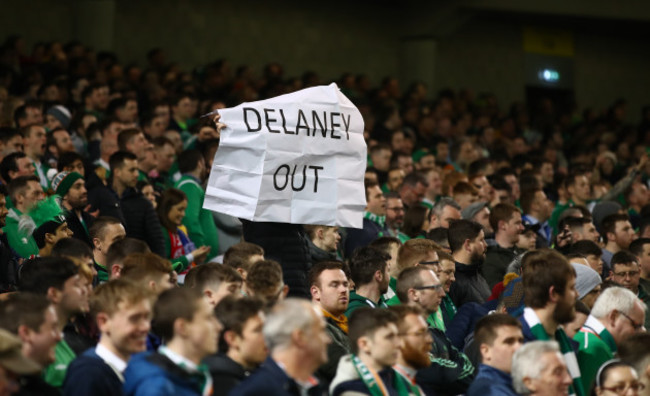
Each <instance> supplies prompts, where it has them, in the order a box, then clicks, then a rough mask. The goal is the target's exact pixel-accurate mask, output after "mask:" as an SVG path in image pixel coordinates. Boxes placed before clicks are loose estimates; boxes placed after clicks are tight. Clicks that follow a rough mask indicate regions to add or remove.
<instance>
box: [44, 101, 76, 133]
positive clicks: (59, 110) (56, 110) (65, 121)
mask: <svg viewBox="0 0 650 396" xmlns="http://www.w3.org/2000/svg"><path fill="white" fill-rule="evenodd" d="M46 114H47V115H51V116H52V117H54V118H56V119H57V120H59V122H60V123H61V126H63V128H64V129H68V127H69V126H70V120H71V119H72V114H70V111H69V110H68V109H66V108H65V107H63V106H61V105H56V106H52V107H50V108H49V110H47V113H46Z"/></svg>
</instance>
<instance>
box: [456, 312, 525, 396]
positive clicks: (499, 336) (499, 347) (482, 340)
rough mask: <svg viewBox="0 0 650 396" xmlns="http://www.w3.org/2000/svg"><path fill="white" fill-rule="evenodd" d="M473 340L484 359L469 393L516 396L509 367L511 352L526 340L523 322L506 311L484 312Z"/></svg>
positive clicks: (477, 395)
mask: <svg viewBox="0 0 650 396" xmlns="http://www.w3.org/2000/svg"><path fill="white" fill-rule="evenodd" d="M474 342H475V343H476V345H478V347H479V349H480V352H481V362H482V363H481V365H480V366H479V368H478V374H477V375H476V378H475V379H474V382H472V385H470V387H469V389H468V390H467V396H516V395H517V393H516V392H515V390H514V389H513V388H512V378H511V377H510V369H511V367H512V356H513V355H514V353H515V352H516V351H517V350H518V349H519V347H521V346H522V345H523V344H524V336H523V334H522V333H521V323H519V321H518V320H517V319H515V318H513V317H512V316H510V315H507V314H500V313H494V314H491V315H487V316H484V317H483V318H481V319H480V320H479V321H478V322H477V323H476V330H475V331H474Z"/></svg>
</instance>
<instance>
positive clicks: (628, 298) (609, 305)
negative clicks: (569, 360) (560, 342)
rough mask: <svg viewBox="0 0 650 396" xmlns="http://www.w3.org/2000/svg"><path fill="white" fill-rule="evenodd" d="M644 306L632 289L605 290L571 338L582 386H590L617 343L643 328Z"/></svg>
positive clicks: (588, 387)
mask: <svg viewBox="0 0 650 396" xmlns="http://www.w3.org/2000/svg"><path fill="white" fill-rule="evenodd" d="M645 311H646V307H645V305H644V304H643V302H641V301H639V299H638V298H637V296H636V295H634V293H633V292H631V291H629V290H627V289H625V288H622V287H609V288H607V289H605V290H604V291H603V292H602V293H601V294H600V296H599V297H598V299H597V300H596V303H595V304H594V307H593V308H592V310H591V314H590V315H589V317H587V320H586V321H585V324H584V325H583V326H582V328H581V329H580V331H579V332H578V333H577V334H576V335H575V337H573V339H574V340H575V341H578V343H579V344H580V347H579V349H578V354H577V358H578V366H579V367H580V373H581V381H582V384H583V389H591V385H592V383H593V381H594V379H595V378H596V373H597V371H598V368H599V367H600V366H601V365H602V364H603V363H605V362H606V361H608V360H610V359H613V358H614V353H616V349H617V345H620V344H621V343H622V342H623V341H625V340H626V339H627V338H628V337H630V336H631V335H632V334H634V333H638V332H641V331H645V328H644V327H643V323H644V320H645V316H646V315H645Z"/></svg>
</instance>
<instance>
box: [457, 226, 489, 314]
mask: <svg viewBox="0 0 650 396" xmlns="http://www.w3.org/2000/svg"><path fill="white" fill-rule="evenodd" d="M449 247H450V248H451V252H452V255H453V256H454V260H455V261H456V282H454V283H452V284H451V288H450V289H449V296H450V297H451V300H452V301H453V302H454V304H455V305H456V307H458V308H460V306H461V305H463V304H465V303H468V302H477V303H479V304H483V303H484V302H485V301H487V298H488V297H489V296H490V287H489V286H488V284H487V282H486V281H485V279H484V278H483V276H482V275H481V272H480V270H481V265H483V260H485V252H486V250H487V243H485V234H484V232H483V227H481V225H480V224H478V223H475V222H473V221H470V220H458V221H455V222H453V223H451V225H450V226H449Z"/></svg>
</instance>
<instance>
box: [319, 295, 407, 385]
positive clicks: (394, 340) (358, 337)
mask: <svg viewBox="0 0 650 396" xmlns="http://www.w3.org/2000/svg"><path fill="white" fill-rule="evenodd" d="M397 323H398V317H397V316H396V315H395V314H394V313H393V312H391V311H389V310H386V309H372V308H370V307H362V308H359V309H357V310H356V311H354V313H353V314H352V316H351V317H350V321H349V325H348V329H349V333H348V334H349V336H350V345H351V347H352V354H350V355H347V356H344V357H342V358H341V360H340V361H339V365H338V368H337V370H336V376H335V377H334V380H333V381H332V384H331V385H330V395H331V396H340V395H347V394H350V395H352V394H354V395H371V396H385V395H391V396H397V395H399V396H402V395H403V396H406V395H409V392H410V389H409V387H407V385H406V384H405V382H404V381H403V380H402V379H401V377H400V375H399V374H397V373H396V372H395V370H393V368H392V366H393V365H394V364H396V363H397V357H398V356H399V347H400V345H401V339H400V336H399V330H398V328H397Z"/></svg>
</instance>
